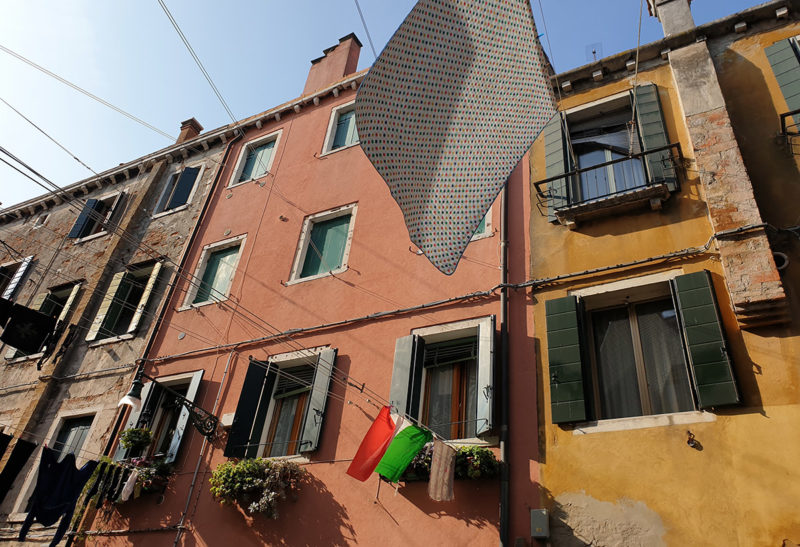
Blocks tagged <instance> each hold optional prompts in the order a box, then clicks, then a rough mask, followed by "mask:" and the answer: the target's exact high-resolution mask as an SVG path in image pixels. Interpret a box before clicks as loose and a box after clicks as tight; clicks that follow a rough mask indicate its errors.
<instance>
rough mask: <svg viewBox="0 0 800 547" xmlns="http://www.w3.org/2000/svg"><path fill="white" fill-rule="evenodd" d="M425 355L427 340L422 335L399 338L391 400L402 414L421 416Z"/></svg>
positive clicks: (396, 344) (395, 348) (414, 416)
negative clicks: (420, 404) (420, 403)
mask: <svg viewBox="0 0 800 547" xmlns="http://www.w3.org/2000/svg"><path fill="white" fill-rule="evenodd" d="M424 357H425V340H423V339H422V337H420V336H418V335H416V334H412V335H411V336H404V337H402V338H398V339H397V342H396V343H395V347H394V366H393V367H392V387H391V388H390V391H389V402H390V403H391V404H392V406H393V407H394V408H395V410H396V412H397V413H398V414H400V415H401V416H402V415H408V416H411V417H412V418H415V419H416V418H419V401H420V395H421V394H420V388H421V386H422V369H423V360H424Z"/></svg>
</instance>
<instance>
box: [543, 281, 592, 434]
mask: <svg viewBox="0 0 800 547" xmlns="http://www.w3.org/2000/svg"><path fill="white" fill-rule="evenodd" d="M545 315H546V319H547V360H548V370H549V373H550V410H551V413H552V421H553V423H554V424H562V423H569V422H580V421H583V420H586V400H585V395H584V386H583V365H582V361H581V324H580V317H579V308H578V299H577V298H576V297H574V296H565V297H564V298H556V299H554V300H548V301H546V302H545Z"/></svg>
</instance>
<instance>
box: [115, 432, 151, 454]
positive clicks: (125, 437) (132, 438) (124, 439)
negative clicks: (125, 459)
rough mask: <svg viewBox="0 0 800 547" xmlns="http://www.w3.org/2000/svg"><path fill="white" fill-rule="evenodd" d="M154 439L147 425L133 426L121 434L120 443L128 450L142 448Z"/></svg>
mask: <svg viewBox="0 0 800 547" xmlns="http://www.w3.org/2000/svg"><path fill="white" fill-rule="evenodd" d="M152 441H153V434H152V433H151V432H150V430H149V429H147V428H146V427H132V428H130V429H126V430H124V431H123V432H122V433H120V434H119V444H121V445H122V446H123V448H127V449H128V450H142V449H144V448H147V447H148V446H149V445H150V443H151V442H152Z"/></svg>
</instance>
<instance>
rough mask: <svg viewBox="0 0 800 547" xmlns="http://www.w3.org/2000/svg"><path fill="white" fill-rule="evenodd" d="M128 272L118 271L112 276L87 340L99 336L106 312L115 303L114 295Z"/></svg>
mask: <svg viewBox="0 0 800 547" xmlns="http://www.w3.org/2000/svg"><path fill="white" fill-rule="evenodd" d="M126 274H127V272H124V271H122V272H117V273H115V274H114V277H112V278H111V284H110V285H109V286H108V290H107V291H106V294H105V296H103V301H102V302H101V303H100V309H99V310H97V315H96V316H95V318H94V321H92V326H91V327H89V333H88V334H87V335H86V340H88V341H91V340H94V339H96V338H97V333H99V332H100V327H102V326H103V321H105V318H106V314H107V313H108V310H109V308H111V305H112V304H113V303H114V297H115V296H116V294H117V290H118V289H119V286H120V284H121V283H122V279H123V278H124V277H125V275H126Z"/></svg>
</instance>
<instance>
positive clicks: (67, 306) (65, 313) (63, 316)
mask: <svg viewBox="0 0 800 547" xmlns="http://www.w3.org/2000/svg"><path fill="white" fill-rule="evenodd" d="M80 290H81V284H80V283H75V284H74V285H73V286H72V290H71V291H70V293H69V296H68V297H67V301H66V302H64V307H63V308H62V309H61V313H60V314H59V316H58V320H59V321H66V320H67V317H69V310H70V308H71V307H72V304H73V303H74V302H75V299H76V298H77V297H78V293H79V292H80Z"/></svg>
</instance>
